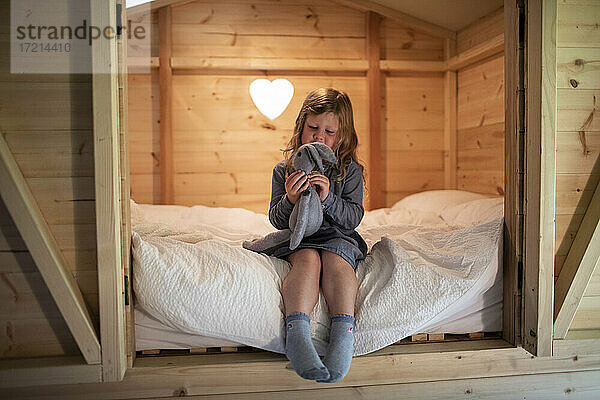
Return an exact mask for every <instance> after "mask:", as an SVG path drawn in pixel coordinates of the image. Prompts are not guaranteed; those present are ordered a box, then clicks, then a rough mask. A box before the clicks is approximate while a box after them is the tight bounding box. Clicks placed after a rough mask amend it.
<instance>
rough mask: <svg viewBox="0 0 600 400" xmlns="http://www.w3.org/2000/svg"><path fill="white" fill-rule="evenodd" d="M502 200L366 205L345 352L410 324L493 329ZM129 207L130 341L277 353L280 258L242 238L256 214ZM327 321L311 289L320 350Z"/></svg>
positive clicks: (452, 197)
mask: <svg viewBox="0 0 600 400" xmlns="http://www.w3.org/2000/svg"><path fill="white" fill-rule="evenodd" d="M503 202H504V199H503V198H502V197H494V198H489V197H487V196H484V195H481V194H477V193H471V192H466V191H458V190H433V191H426V192H421V193H416V194H413V195H410V196H407V197H405V198H404V199H402V200H400V201H399V202H397V203H396V204H394V205H393V206H392V207H389V208H383V209H377V210H373V211H367V212H366V213H365V216H364V218H363V220H362V222H361V224H360V225H359V227H358V228H357V231H358V232H359V233H360V234H361V235H362V236H363V237H364V239H365V241H366V242H367V244H368V246H369V255H368V256H367V258H366V259H365V260H362V261H360V262H359V265H358V267H357V278H358V281H359V291H358V295H357V301H356V327H355V355H361V354H367V353H370V352H373V351H376V350H378V349H380V348H383V347H385V346H387V345H390V344H393V343H395V342H397V341H399V340H401V339H403V338H405V337H407V336H410V335H413V334H415V333H469V332H497V331H500V330H502V268H501V266H502V231H503V228H502V227H503ZM131 215H132V257H133V290H134V296H135V297H134V299H135V302H134V308H135V338H136V350H146V349H189V348H197V347H220V346H252V347H256V348H261V349H264V350H268V351H273V352H278V353H283V352H284V327H283V310H284V308H283V300H282V298H281V294H280V292H279V289H280V288H281V283H282V281H283V279H284V278H285V276H286V274H287V272H288V270H289V264H288V263H287V262H285V261H283V260H279V259H276V258H273V257H268V256H265V255H263V254H257V253H253V252H251V251H249V250H246V249H243V248H242V247H241V243H242V242H243V241H244V240H248V239H253V238H256V237H260V236H263V235H265V234H267V233H269V232H272V231H273V230H274V228H273V227H272V226H271V225H270V223H269V222H268V218H267V216H266V215H264V214H259V213H254V212H251V211H249V210H245V209H242V208H211V207H205V206H193V207H185V206H175V205H149V204H137V203H135V202H134V201H133V200H132V201H131ZM328 321H329V314H328V310H327V305H326V303H325V301H324V298H323V296H322V294H320V297H319V301H318V303H317V305H316V307H315V309H314V310H313V312H312V313H311V334H312V336H313V341H314V343H315V348H316V349H317V352H318V353H319V354H321V355H323V354H324V353H325V350H326V345H327V341H328V328H329V326H328V325H329V322H328Z"/></svg>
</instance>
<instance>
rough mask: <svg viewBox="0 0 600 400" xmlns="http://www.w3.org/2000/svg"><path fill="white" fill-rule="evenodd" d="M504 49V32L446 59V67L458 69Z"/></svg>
mask: <svg viewBox="0 0 600 400" xmlns="http://www.w3.org/2000/svg"><path fill="white" fill-rule="evenodd" d="M503 51H504V34H500V35H497V36H495V37H493V38H492V39H490V40H488V41H486V42H483V43H480V44H478V45H476V46H473V47H471V48H470V49H468V50H465V51H463V52H462V53H459V54H457V55H455V56H454V57H451V58H449V59H448V60H446V69H450V70H454V71H455V70H458V69H461V68H464V67H466V66H467V65H470V64H473V63H476V62H477V61H481V60H483V59H486V58H488V57H491V56H493V55H496V54H499V53H502V52H503Z"/></svg>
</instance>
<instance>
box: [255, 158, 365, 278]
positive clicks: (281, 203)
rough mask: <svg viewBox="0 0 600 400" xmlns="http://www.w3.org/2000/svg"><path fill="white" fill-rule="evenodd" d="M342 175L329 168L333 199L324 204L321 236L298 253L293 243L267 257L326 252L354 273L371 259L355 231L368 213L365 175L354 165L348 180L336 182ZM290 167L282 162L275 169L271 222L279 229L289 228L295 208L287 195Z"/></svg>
mask: <svg viewBox="0 0 600 400" xmlns="http://www.w3.org/2000/svg"><path fill="white" fill-rule="evenodd" d="M338 174H339V172H338V170H337V168H336V167H334V166H331V165H329V166H328V168H326V169H325V176H327V178H328V179H329V195H328V196H327V198H326V199H325V201H323V202H322V206H323V223H322V224H321V227H320V228H319V230H318V231H317V232H315V233H314V234H312V235H310V236H307V237H305V238H304V239H302V241H301V242H300V245H299V246H298V247H297V248H296V249H295V250H290V248H289V241H287V242H285V243H282V244H281V245H279V246H277V247H275V248H272V249H269V250H268V251H266V252H265V253H266V254H268V255H272V256H275V257H279V258H285V257H287V256H288V255H290V254H291V253H293V252H295V251H297V250H299V249H307V248H308V249H322V250H327V251H330V252H332V253H336V254H338V255H339V256H341V257H342V258H343V259H344V260H346V261H347V262H348V263H349V264H350V265H351V266H352V268H353V269H354V270H356V262H357V261H358V260H361V259H363V258H365V256H366V255H367V244H366V243H365V241H364V240H363V238H362V237H361V236H360V235H359V234H358V232H356V231H355V228H356V227H357V226H358V224H359V223H360V221H361V219H362V217H363V215H364V213H365V210H364V208H363V205H362V198H363V185H362V173H361V170H360V167H359V166H358V164H356V163H355V162H354V161H353V162H352V163H350V165H348V167H347V168H346V176H345V177H344V179H342V180H341V181H340V180H335V177H336V176H338ZM285 178H286V164H285V161H282V162H280V163H279V164H277V165H276V166H275V168H273V181H272V184H271V204H270V207H269V221H271V224H273V226H274V227H275V228H277V229H285V228H289V219H290V214H291V213H292V210H293V208H294V205H293V204H292V203H291V202H290V201H289V200H288V198H287V196H286V193H285Z"/></svg>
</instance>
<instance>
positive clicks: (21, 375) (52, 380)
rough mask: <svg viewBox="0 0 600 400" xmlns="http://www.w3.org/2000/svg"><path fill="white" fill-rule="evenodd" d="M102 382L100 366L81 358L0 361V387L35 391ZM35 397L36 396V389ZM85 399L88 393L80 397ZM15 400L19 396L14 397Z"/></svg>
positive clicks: (38, 393)
mask: <svg viewBox="0 0 600 400" xmlns="http://www.w3.org/2000/svg"><path fill="white" fill-rule="evenodd" d="M58 382H60V383H61V384H63V385H68V384H77V383H94V382H102V366H100V365H98V364H96V365H86V364H85V360H83V359H82V358H81V357H43V358H29V359H24V360H3V361H0V387H2V388H14V387H36V386H43V385H56V384H57V383H58ZM36 390H37V391H38V392H37V396H39V395H40V392H39V388H37V387H36ZM87 395H89V392H88V393H86V394H85V395H84V396H87ZM9 397H11V396H9ZM17 397H19V396H17Z"/></svg>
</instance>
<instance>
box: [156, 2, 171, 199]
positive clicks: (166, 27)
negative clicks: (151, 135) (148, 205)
mask: <svg viewBox="0 0 600 400" xmlns="http://www.w3.org/2000/svg"><path fill="white" fill-rule="evenodd" d="M158 55H159V62H160V66H159V86H160V194H161V196H160V202H161V204H173V199H174V193H173V157H172V154H173V137H172V130H171V109H172V99H171V97H172V93H173V92H172V91H173V84H172V78H173V70H172V69H171V6H166V7H162V8H160V9H159V10H158Z"/></svg>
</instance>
